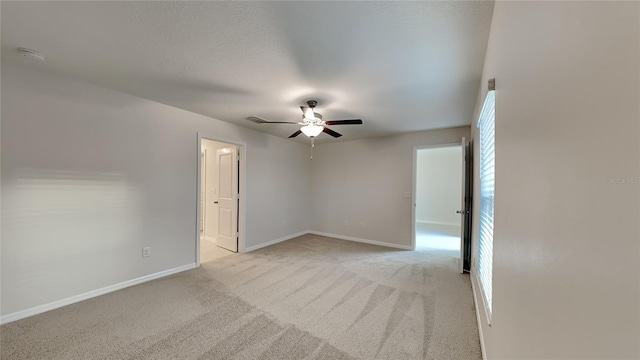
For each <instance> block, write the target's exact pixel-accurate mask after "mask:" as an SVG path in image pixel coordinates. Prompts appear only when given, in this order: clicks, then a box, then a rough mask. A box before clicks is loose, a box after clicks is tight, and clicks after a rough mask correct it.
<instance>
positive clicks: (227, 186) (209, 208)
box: [197, 138, 243, 263]
mask: <svg viewBox="0 0 640 360" xmlns="http://www.w3.org/2000/svg"><path fill="white" fill-rule="evenodd" d="M242 148H243V147H242V146H241V145H237V144H233V143H227V142H222V141H216V140H212V139H207V138H200V140H199V150H200V162H199V164H200V167H199V169H200V172H199V193H198V195H199V196H198V197H199V217H198V229H199V231H198V233H199V234H198V235H199V236H198V250H199V251H198V254H197V256H198V257H199V263H206V262H210V261H214V260H216V259H219V258H222V257H225V256H229V255H232V254H234V253H236V252H238V250H239V235H240V226H239V223H240V222H239V219H240V216H241V215H243V214H242V212H241V208H240V195H241V193H240V189H241V186H240V181H241V176H242V174H241V173H242V172H241V168H242V167H241V166H240V161H241V160H240V159H241V156H240V154H241V150H242Z"/></svg>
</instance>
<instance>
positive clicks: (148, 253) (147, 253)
mask: <svg viewBox="0 0 640 360" xmlns="http://www.w3.org/2000/svg"><path fill="white" fill-rule="evenodd" d="M149 256H151V246H147V247H143V248H142V257H143V258H144V257H149Z"/></svg>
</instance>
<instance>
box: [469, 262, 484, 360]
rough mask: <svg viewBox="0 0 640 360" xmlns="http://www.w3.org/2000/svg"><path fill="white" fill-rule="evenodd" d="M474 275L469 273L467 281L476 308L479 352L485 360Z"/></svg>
mask: <svg viewBox="0 0 640 360" xmlns="http://www.w3.org/2000/svg"><path fill="white" fill-rule="evenodd" d="M474 278H475V275H474V274H473V273H469V280H471V291H472V292H473V304H474V305H475V307H476V322H477V323H478V335H479V336H480V350H481V351H482V360H487V350H486V349H485V346H484V335H483V334H482V322H481V321H480V308H479V307H478V297H477V293H476V285H475V284H476V282H475V281H474Z"/></svg>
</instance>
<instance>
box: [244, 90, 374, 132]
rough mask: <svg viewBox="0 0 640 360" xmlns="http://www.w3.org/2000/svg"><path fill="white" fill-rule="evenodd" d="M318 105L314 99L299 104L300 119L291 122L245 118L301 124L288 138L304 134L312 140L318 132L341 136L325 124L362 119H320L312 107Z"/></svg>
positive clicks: (357, 122) (356, 122) (252, 118)
mask: <svg viewBox="0 0 640 360" xmlns="http://www.w3.org/2000/svg"><path fill="white" fill-rule="evenodd" d="M316 105H318V102H317V101H316V100H309V101H307V106H304V105H303V106H300V110H302V121H301V122H291V121H267V120H264V119H261V118H259V117H257V116H249V117H248V118H247V120H250V121H253V122H254V123H258V124H294V125H302V127H301V128H300V130H298V131H296V132H294V133H293V134H291V135H290V136H289V138H294V137H296V136H298V135H300V134H305V135H307V136H308V137H310V138H311V140H313V138H315V137H316V136H318V135H320V133H325V134H328V135H331V136H333V137H334V138H338V137H340V136H342V134H340V133H337V132H335V131H333V130H331V129H329V128H328V127H327V125H361V124H362V120H360V119H351V120H328V121H324V120H322V115H321V114H318V113H317V112H314V111H313V109H314V108H315V107H316Z"/></svg>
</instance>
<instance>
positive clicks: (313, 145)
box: [311, 137, 316, 160]
mask: <svg viewBox="0 0 640 360" xmlns="http://www.w3.org/2000/svg"><path fill="white" fill-rule="evenodd" d="M314 139H315V137H312V138H311V160H313V148H314V147H316V143H315V142H314V141H313V140H314Z"/></svg>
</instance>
